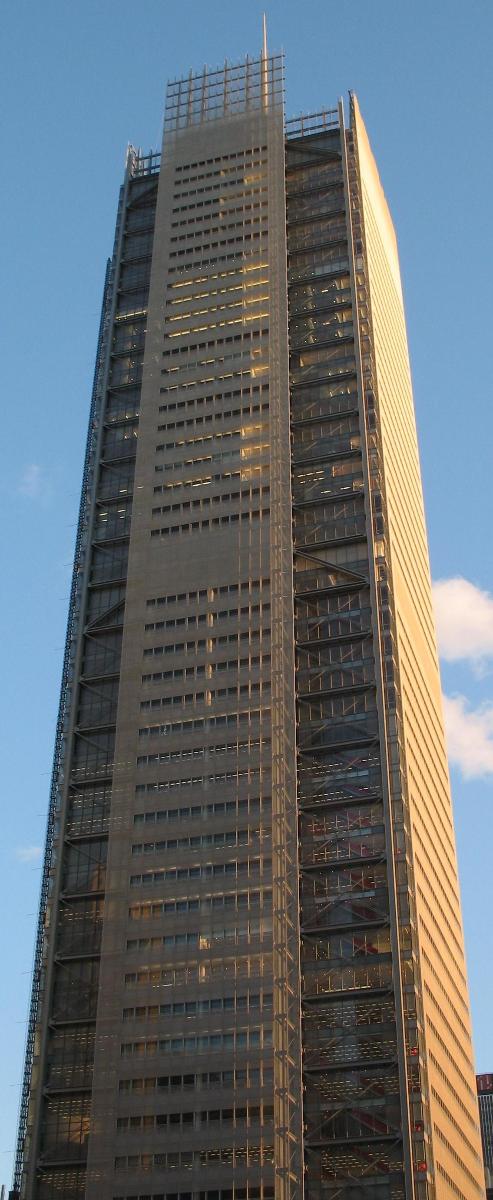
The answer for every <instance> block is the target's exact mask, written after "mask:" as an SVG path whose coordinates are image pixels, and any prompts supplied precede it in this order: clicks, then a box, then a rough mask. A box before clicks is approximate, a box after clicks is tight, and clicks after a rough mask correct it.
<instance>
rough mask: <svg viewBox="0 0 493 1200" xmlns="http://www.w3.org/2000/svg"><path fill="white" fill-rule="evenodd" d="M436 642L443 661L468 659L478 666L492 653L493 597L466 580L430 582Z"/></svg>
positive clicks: (459, 578) (458, 578)
mask: <svg viewBox="0 0 493 1200" xmlns="http://www.w3.org/2000/svg"><path fill="white" fill-rule="evenodd" d="M433 600H434V604H435V617H436V622H437V631H438V645H439V649H440V654H441V656H442V658H444V659H446V660H447V662H458V661H459V660H460V659H469V661H471V662H472V663H473V664H474V665H476V666H478V665H480V664H481V662H482V661H483V663H484V660H485V659H487V658H491V657H492V656H493V596H492V595H490V593H489V592H483V591H481V588H478V587H476V586H475V585H474V583H470V582H469V580H468V579H462V578H461V577H460V576H458V577H457V578H456V579H438V580H437V582H436V583H434V584H433Z"/></svg>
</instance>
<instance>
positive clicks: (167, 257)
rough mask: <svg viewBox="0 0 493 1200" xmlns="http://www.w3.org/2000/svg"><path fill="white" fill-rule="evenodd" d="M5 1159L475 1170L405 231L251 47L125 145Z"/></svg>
mask: <svg viewBox="0 0 493 1200" xmlns="http://www.w3.org/2000/svg"><path fill="white" fill-rule="evenodd" d="M15 1185H16V1188H17V1189H18V1192H19V1194H20V1196H21V1197H22V1200H62V1198H63V1200H82V1198H86V1200H137V1198H138V1200H164V1198H166V1200H269V1198H271V1197H273V1196H275V1197H276V1200H299V1198H301V1196H302V1194H303V1193H304V1192H306V1195H307V1197H308V1198H309V1200H435V1198H436V1200H449V1198H452V1197H454V1198H455V1200H473V1198H475V1197H478V1198H479V1200H481V1198H482V1197H484V1183H483V1171H482V1159H481V1144H480V1135H479V1126H478V1112H477V1101H476V1088H475V1078H474V1069H473V1064H472V1052H471V1042H470V1022H469V1009H468V997H467V983H466V978H465V968H464V954H463V940H462V928H461V920H460V902H459V894H458V883H457V867H456V857H455V845H454V834H453V825H452V814H451V804H450V793H449V783H448V775H447V766H446V756H445V748H444V739H443V728H442V718H441V699H440V684H439V674H438V664H437V655H436V647H435V635H434V628H433V616H432V609H431V594H430V579H429V567H428V554H427V544H426V533H425V525H424V517H423V507H422V494H421V483H420V474H419V462H418V452H417V444H416V435H415V426H414V412H413V403H412V393H411V384H410V375H409V364H408V355H407V346H406V335H405V324H404V314H403V304H402V294H401V285H400V276H399V266H398V258H397V251H396V244H395V236H394V231H393V227H392V223H391V220H390V216H389V213H388V209H387V205H386V202H385V197H384V194H383V191H382V188H381V185H380V182H379V178H378V173H377V170H376V167H375V163H374V160H373V157H372V154H371V150H370V147H369V143H368V139H367V135H366V132H365V129H364V125H363V122H362V119H361V116H360V113H359V109H358V105H357V102H356V99H355V98H354V97H351V99H350V117H349V124H348V125H346V124H345V118H344V112H343V107H342V105H339V107H338V108H337V109H331V110H327V111H323V112H320V113H316V114H310V115H308V116H305V117H301V118H299V119H297V120H295V121H287V122H286V121H285V119H284V107H283V63H282V59H281V58H280V57H268V56H267V54H266V52H265V51H264V53H263V54H262V56H261V57H260V59H258V60H251V59H247V60H246V62H245V63H243V64H241V65H240V66H230V65H229V64H226V65H225V66H224V67H223V68H221V69H220V70H218V71H209V70H205V71H204V72H203V73H201V74H200V75H193V74H191V75H189V76H187V77H186V78H185V79H183V80H181V81H178V82H176V83H172V84H171V85H170V86H169V88H168V95H167V105H166V116H165V132H164V142H163V151H162V155H161V156H159V155H157V154H150V155H141V154H140V153H137V152H136V151H134V150H130V151H129V154H128V158H127V166H126V172H125V179H124V183H123V187H122V189H121V193H120V202H119V207H118V216H117V225H116V236H115V245H114V252H113V257H112V259H111V262H110V263H109V264H108V270H107V276H106V285H105V294H104V300H103V311H102V318H101V328H100V337H99V344H98V351H97V362H96V372H95V381H94V390H93V397H92V406H91V414H90V423H89V437H88V444H87V453H86V460H85V467H84V479H83V489H82V504H81V513H80V522H79V528H78V535H77V546H76V560H75V571H74V580H73V587H72V596H71V605H70V614H69V626H68V636H67V648H66V654H65V661H64V670H63V681H62V694H61V705H60V717H59V724H58V733H57V742H56V751H55V765H54V773H53V785H52V793H51V804H50V814H49V825H48V839H47V854H46V860H45V867H44V873H43V885H42V898H41V916H40V924H39V929H38V936H37V958H36V968H35V973H34V987H33V999H32V1007H31V1017H30V1022H29V1032H28V1041H27V1055H26V1074H25V1082H24V1089H23V1094H22V1102H21V1115H20V1135H19V1152H18V1159H17V1167H16V1181H15Z"/></svg>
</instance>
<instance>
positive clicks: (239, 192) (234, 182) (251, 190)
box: [171, 168, 268, 214]
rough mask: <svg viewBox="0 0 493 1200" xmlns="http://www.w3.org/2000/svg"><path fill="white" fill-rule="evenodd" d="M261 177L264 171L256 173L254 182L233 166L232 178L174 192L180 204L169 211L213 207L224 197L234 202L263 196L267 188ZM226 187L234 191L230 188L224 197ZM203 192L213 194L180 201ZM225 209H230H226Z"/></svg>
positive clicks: (195, 210)
mask: <svg viewBox="0 0 493 1200" xmlns="http://www.w3.org/2000/svg"><path fill="white" fill-rule="evenodd" d="M208 174H209V173H208ZM210 174H215V172H214V171H213V172H210ZM202 178H203V179H205V178H207V176H202ZM261 178H265V173H264V172H259V173H258V175H257V177H256V180H255V182H253V181H252V182H249V181H248V180H247V179H245V178H244V175H243V172H242V173H241V174H238V171H237V168H235V175H234V178H233V179H225V180H224V181H223V180H221V181H220V182H219V183H215V184H211V185H208V186H207V187H200V188H195V189H192V191H190V192H176V193H175V196H174V199H175V200H176V199H179V200H180V204H179V205H177V206H176V208H172V210H171V211H172V213H173V214H176V213H184V212H197V210H198V209H204V208H209V209H211V208H212V209H213V208H214V207H215V206H217V205H218V204H220V205H223V203H224V200H225V199H226V200H231V201H233V202H234V201H235V200H241V199H243V198H244V199H255V197H256V196H264V195H266V194H267V192H268V188H267V187H266V186H265V185H264V186H263V185H262V183H261ZM259 185H260V186H259ZM228 188H231V189H234V191H233V190H232V191H231V192H230V193H229V194H228V195H226V197H225V196H224V193H225V191H227V189H228ZM205 192H213V193H214V194H213V195H212V196H210V197H209V198H208V199H207V200H194V201H193V202H192V203H191V204H182V203H181V200H184V199H188V198H189V197H191V196H198V195H204V193H205ZM227 211H230V210H229V209H228V210H227Z"/></svg>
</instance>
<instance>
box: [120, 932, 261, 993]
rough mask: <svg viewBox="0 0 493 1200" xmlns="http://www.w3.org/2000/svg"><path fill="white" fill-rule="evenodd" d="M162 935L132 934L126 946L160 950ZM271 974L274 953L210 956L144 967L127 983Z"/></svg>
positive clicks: (153, 983)
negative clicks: (144, 935) (142, 935)
mask: <svg viewBox="0 0 493 1200" xmlns="http://www.w3.org/2000/svg"><path fill="white" fill-rule="evenodd" d="M162 945H163V939H162V937H145V938H132V939H131V940H130V941H129V942H127V949H130V950H132V951H133V952H134V953H136V952H138V951H142V950H159V951H160V950H161V949H162ZM271 974H272V957H271V955H270V954H248V955H240V956H239V957H238V956H237V955H233V957H231V958H224V957H221V958H207V959H206V960H205V961H199V962H193V961H192V962H181V963H173V964H172V965H171V964H170V963H167V964H166V966H164V967H163V966H159V967H143V968H142V970H140V971H137V972H135V971H133V972H131V973H130V974H129V975H126V976H125V984H126V986H127V987H133V986H135V985H136V984H137V985H139V984H141V985H142V986H145V987H147V986H149V984H151V986H152V987H159V986H161V985H162V986H164V987H179V986H180V987H181V985H182V984H183V985H184V984H187V985H188V984H193V985H194V986H196V985H198V986H200V985H201V984H206V983H209V982H210V981H211V980H212V981H213V982H216V981H218V980H220V981H221V982H223V981H224V979H235V980H238V979H242V978H248V979H255V980H257V979H258V978H259V977H260V978H261V977H263V976H268V978H269V981H270V978H271Z"/></svg>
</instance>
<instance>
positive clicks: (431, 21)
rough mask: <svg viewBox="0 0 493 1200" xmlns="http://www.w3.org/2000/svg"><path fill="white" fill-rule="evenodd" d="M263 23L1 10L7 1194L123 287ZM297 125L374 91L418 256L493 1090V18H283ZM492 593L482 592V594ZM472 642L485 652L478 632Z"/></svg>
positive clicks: (54, 8)
mask: <svg viewBox="0 0 493 1200" xmlns="http://www.w3.org/2000/svg"><path fill="white" fill-rule="evenodd" d="M262 8H263V5H262V4H261V3H257V0H250V3H249V4H248V5H243V4H238V3H236V2H235V0H229V2H226V0H207V2H202V3H199V2H198V0H180V2H179V3H178V2H177V0H140V2H139V4H138V5H136V4H135V0H84V2H83V3H77V2H74V0H44V3H43V4H35V3H32V2H28V0H4V5H3V18H2V24H3V64H2V71H1V73H0V74H1V84H0V90H1V93H2V96H1V99H2V111H3V113H4V117H5V114H6V115H7V123H6V129H5V134H4V140H3V176H4V180H3V188H2V195H3V199H2V205H3V214H2V231H3V233H4V234H6V237H4V239H3V249H2V275H3V279H4V284H3V288H2V301H3V307H4V311H3V315H2V329H3V333H4V338H5V349H4V359H3V376H4V394H5V404H4V467H3V471H2V475H1V477H0V488H1V499H2V507H3V520H2V527H1V536H2V539H3V540H4V542H5V545H4V548H3V556H2V559H3V563H4V564H5V565H4V572H3V588H2V628H3V630H4V635H3V647H2V648H3V659H4V664H3V673H4V679H5V680H6V681H7V682H6V684H4V687H3V689H2V695H1V700H0V703H1V707H2V718H3V719H2V730H3V738H4V746H3V784H4V788H3V791H4V809H3V838H2V844H1V847H0V853H1V864H0V887H1V890H2V913H3V916H4V920H3V922H2V931H1V939H2V940H1V949H0V953H1V961H2V963H3V965H4V972H3V982H2V987H1V991H0V1037H1V1049H0V1062H1V1066H2V1069H1V1072H0V1075H1V1077H2V1082H1V1084H0V1112H1V1114H2V1117H1V1121H2V1125H1V1133H0V1183H1V1182H2V1181H5V1182H8V1181H9V1179H10V1171H11V1153H12V1150H13V1147H14V1141H15V1125H16V1116H17V1105H18V1089H19V1081H20V1074H21V1060H22V1053H23V1042H24V1036H25V1021H26V1011H27V1004H28V995H29V987H30V970H31V961H32V945H33V935H34V921H35V913H36V908H37V895H38V888H39V881H40V859H39V854H40V851H39V848H40V847H41V845H42V843H43V836H44V825H45V814H46V806H47V796H48V786H49V774H50V768H51V756H52V747H53V736H54V727H55V719H56V708H57V703H58V689H59V680H60V671H61V659H62V648H63V642H64V636H65V623H66V611H67V599H68V590H69V581H70V567H71V559H72V554H73V544H74V536H75V521H76V514H77V506H78V494H79V487H80V477H81V469H82V456H83V447H84V440H85V433H86V423H87V413H88V406H89V396H90V389H91V380H92V370H93V362H94V353H95V346H96V336H97V326H98V321H99V308H100V302H101V290H102V283H103V276H104V267H105V261H106V257H107V255H108V254H109V253H110V251H111V245H112V238H113V227H114V218H115V209H116V201H117V194H118V187H119V184H120V181H121V176H122V171H123V162H124V155H125V148H126V144H127V142H128V141H131V142H133V143H134V144H136V145H141V146H143V147H144V148H145V149H149V148H151V147H157V146H158V144H159V142H160V136H161V120H162V107H163V95H164V87H165V82H166V80H167V79H168V78H174V77H176V76H178V75H180V74H182V73H185V72H186V71H188V69H189V67H190V66H193V67H194V68H200V67H201V66H202V65H203V64H204V63H208V64H209V65H217V64H218V63H220V62H221V61H223V59H224V58H225V57H228V58H230V59H232V60H233V61H235V60H237V59H239V58H242V57H243V55H244V54H245V53H246V52H250V53H255V52H256V51H258V49H259V48H260V40H261V12H262ZM267 11H268V25H269V43H270V48H271V49H272V50H278V49H281V48H284V50H285V51H286V56H287V62H286V66H287V115H288V116H293V115H296V114H298V113H300V112H302V111H305V112H309V111H315V110H318V109H319V108H321V107H323V106H324V105H326V106H331V105H333V104H334V102H335V101H336V100H337V98H338V97H339V95H345V94H347V91H348V89H353V90H355V91H356V92H357V94H358V97H359V100H360V104H361V107H362V110H363V114H364V117H365V120H366V122H367V125H368V129H369V133H370V137H371V139H372V143H373V147H374V150H375V153H376V157H377V161H378V163H379V167H380V171H381V175H382V180H383V183H384V186H385V190H386V192H387V195H388V198H389V201H390V204H391V208H392V212H393V216H394V220H395V223H396V226H397V232H398V237H399V244H400V252H401V265H402V272H403V279H404V289H405V296H406V307H407V319H408V330H409V339H410V347H411V357H412V364H413V374H414V384H415V395H416V408H417V416H418V427H419V435H420V443H421V451H422V466H423V478H424V486H425V500H426V508H427V519H428V527H429V537H430V550H431V561H432V571H433V576H434V578H435V579H437V580H447V581H450V580H452V579H455V578H457V577H460V578H461V579H463V580H466V581H467V583H468V584H469V585H470V587H469V589H468V587H467V584H466V585H465V586H464V585H462V584H461V585H459V586H457V585H454V586H452V585H450V583H449V584H448V585H447V586H446V587H445V588H442V590H441V592H440V593H439V602H440V610H439V611H440V617H441V621H440V624H441V627H442V644H443V646H444V650H445V652H446V654H447V659H446V660H444V662H443V684H444V690H445V692H446V693H447V695H448V696H449V697H450V698H451V701H450V702H449V704H448V712H449V719H450V722H451V729H452V736H453V745H452V746H451V749H452V750H453V754H454V762H453V766H452V780H453V793H454V806H455V817H456V827H457V838H458V849H459V860H460V873H461V886H462V895H463V905H464V917H465V926H466V937H467V958H468V965H469V976H470V984H471V997H472V1006H473V1018H474V1037H475V1047H476V1057H477V1067H478V1070H481V1071H491V1070H493V1033H492V1022H491V1009H492V984H493V954H492V945H491V939H492V934H491V927H492V912H493V903H492V875H493V873H492V871H491V865H490V860H491V841H492V837H493V808H492V803H493V674H492V671H493V632H492V630H493V600H492V601H491V602H490V600H489V596H490V595H491V593H493V578H492V560H491V532H490V528H491V497H490V488H489V482H490V475H491V371H490V369H489V361H488V347H489V345H490V344H491V328H492V315H493V314H492V311H491V306H492V294H493V293H492V289H491V284H490V276H491V259H492V254H491V252H492V221H491V196H492V194H493V178H492V176H493V167H492V157H491V153H490V143H491V128H492V125H493V89H492V85H491V44H492V35H493V5H492V4H491V2H490V0H468V3H467V4H464V2H463V0H462V2H461V3H458V2H457V0H434V3H433V4H430V3H429V0H427V2H426V3H425V2H424V0H413V3H412V4H409V3H408V0H373V2H372V3H370V2H369V0H338V3H337V4H332V3H329V2H328V0H305V3H304V4H303V5H300V3H299V2H298V0H297V2H296V3H295V2H294V0H282V2H281V0H272V2H271V3H270V4H269V5H268V10H267ZM483 593H486V595H484V594H483ZM471 631H472V632H471Z"/></svg>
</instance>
